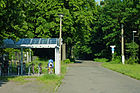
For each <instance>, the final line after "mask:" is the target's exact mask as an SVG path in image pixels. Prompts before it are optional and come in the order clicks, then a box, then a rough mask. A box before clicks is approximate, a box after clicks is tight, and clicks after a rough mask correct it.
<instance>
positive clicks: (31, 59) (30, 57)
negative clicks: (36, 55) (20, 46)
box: [29, 48, 32, 62]
mask: <svg viewBox="0 0 140 93" xmlns="http://www.w3.org/2000/svg"><path fill="white" fill-rule="evenodd" d="M31 61H32V53H31V48H30V59H29V62H31Z"/></svg>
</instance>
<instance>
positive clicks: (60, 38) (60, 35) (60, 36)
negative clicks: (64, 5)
mask: <svg viewBox="0 0 140 93" xmlns="http://www.w3.org/2000/svg"><path fill="white" fill-rule="evenodd" d="M59 17H60V33H59V62H60V63H59V64H60V66H59V67H60V70H59V71H60V72H61V41H62V17H63V15H62V14H60V15H59Z"/></svg>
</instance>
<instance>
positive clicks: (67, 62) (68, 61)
mask: <svg viewBox="0 0 140 93" xmlns="http://www.w3.org/2000/svg"><path fill="white" fill-rule="evenodd" d="M63 62H64V63H66V64H69V63H70V62H71V61H70V59H66V60H64V61H63Z"/></svg>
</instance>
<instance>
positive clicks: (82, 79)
mask: <svg viewBox="0 0 140 93" xmlns="http://www.w3.org/2000/svg"><path fill="white" fill-rule="evenodd" d="M81 62H82V63H77V64H73V65H70V67H69V68H68V72H67V74H66V76H65V78H64V81H63V83H62V85H61V86H60V88H58V91H57V93H140V81H139V80H135V79H132V78H130V77H128V76H125V75H122V74H120V73H117V72H114V71H111V70H108V69H106V68H103V67H101V66H100V63H96V62H92V61H81Z"/></svg>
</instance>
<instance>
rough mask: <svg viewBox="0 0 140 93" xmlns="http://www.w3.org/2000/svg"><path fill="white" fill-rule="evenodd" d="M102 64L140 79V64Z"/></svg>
mask: <svg viewBox="0 0 140 93" xmlns="http://www.w3.org/2000/svg"><path fill="white" fill-rule="evenodd" d="M102 66H103V67H105V68H109V69H111V70H114V71H117V72H120V73H122V74H125V75H128V76H130V77H132V78H135V79H138V80H140V64H134V65H130V64H125V65H123V64H110V63H103V64H102Z"/></svg>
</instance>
